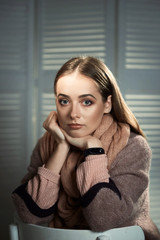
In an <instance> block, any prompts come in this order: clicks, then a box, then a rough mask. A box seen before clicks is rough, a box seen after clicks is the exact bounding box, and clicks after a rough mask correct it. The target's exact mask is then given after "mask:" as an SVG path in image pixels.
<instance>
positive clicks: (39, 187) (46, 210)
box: [12, 57, 160, 240]
mask: <svg viewBox="0 0 160 240" xmlns="http://www.w3.org/2000/svg"><path fill="white" fill-rule="evenodd" d="M54 91H55V97H56V107H57V112H55V111H52V112H51V113H50V114H49V116H48V118H47V119H46V120H45V122H44V124H43V127H44V128H45V129H46V133H45V134H44V136H43V137H42V138H41V139H40V140H39V141H38V143H37V145H36V147H35V148H34V150H33V153H32V157H31V162H30V166H29V168H28V174H27V175H26V176H25V177H24V179H23V180H22V185H21V186H19V187H18V188H17V189H16V190H15V191H14V192H13V195H12V196H13V199H14V202H15V206H16V208H17V211H18V214H19V216H20V217H21V219H22V220H23V221H24V222H27V223H34V224H42V223H47V224H48V226H50V227H55V228H71V229H91V230H93V231H105V230H108V229H112V228H116V227H125V226H131V225H139V226H141V227H142V229H143V231H144V233H145V236H146V239H147V240H158V239H160V235H159V233H158V230H157V228H156V226H155V225H154V223H153V222H152V220H151V218H150V216H149V170H150V163H151V150H150V148H149V146H148V143H147V141H146V139H145V137H144V134H143V132H142V130H141V128H140V126H139V124H138V122H137V121H136V118H135V117H134V115H133V113H132V112H131V111H130V110H129V108H128V107H127V105H126V103H125V101H124V100H123V98H122V95H121V93H120V90H119V88H118V86H117V83H116V80H115V79H114V77H113V75H112V73H111V72H110V71H109V69H108V68H107V67H106V65H105V64H104V63H103V62H101V61H100V60H98V59H95V58H93V57H77V58H73V59H71V60H69V61H68V62H66V63H65V64H64V65H63V66H62V67H61V69H60V70H59V71H58V73H57V75H56V78H55V82H54Z"/></svg>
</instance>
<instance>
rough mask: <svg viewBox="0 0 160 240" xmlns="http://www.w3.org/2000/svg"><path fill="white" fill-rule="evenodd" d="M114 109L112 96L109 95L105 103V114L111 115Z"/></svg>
mask: <svg viewBox="0 0 160 240" xmlns="http://www.w3.org/2000/svg"><path fill="white" fill-rule="evenodd" d="M111 109H112V95H109V96H108V98H107V101H106V102H105V107H104V113H110V111H111Z"/></svg>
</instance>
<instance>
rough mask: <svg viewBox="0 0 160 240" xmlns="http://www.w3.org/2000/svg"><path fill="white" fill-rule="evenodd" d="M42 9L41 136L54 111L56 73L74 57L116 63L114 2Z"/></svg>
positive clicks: (44, 4) (93, 0)
mask: <svg viewBox="0 0 160 240" xmlns="http://www.w3.org/2000/svg"><path fill="white" fill-rule="evenodd" d="M40 2H41V4H40V6H39V12H38V13H39V28H38V29H39V35H38V36H39V37H38V39H39V72H38V76H39V78H38V91H39V92H38V95H39V101H38V104H39V116H38V120H39V122H38V134H39V136H40V135H41V134H42V132H41V130H42V122H43V121H44V119H45V118H46V116H47V115H48V114H49V112H50V111H51V110H55V105H54V99H53V82H54V77H55V74H56V72H57V70H58V69H59V68H60V66H62V64H63V63H64V62H65V61H66V60H68V59H70V58H71V57H74V56H78V55H91V56H95V57H99V58H101V59H102V60H104V61H106V60H108V61H107V63H108V64H109V66H110V67H111V68H112V67H113V61H114V51H111V49H114V37H113V36H114V33H115V32H114V26H115V25H114V23H115V22H114V21H115V20H114V19H115V18H114V14H115V12H114V10H115V9H114V8H115V5H114V1H104V0H100V1H98V2H97V1H96V0H87V1H74V0H69V1H65V0H61V1H59V0H56V1H52V0H46V1H40Z"/></svg>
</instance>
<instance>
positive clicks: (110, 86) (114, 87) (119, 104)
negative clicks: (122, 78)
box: [54, 56, 145, 137]
mask: <svg viewBox="0 0 160 240" xmlns="http://www.w3.org/2000/svg"><path fill="white" fill-rule="evenodd" d="M75 70H78V71H79V73H81V74H83V75H85V76H88V77H90V78H91V79H93V80H94V81H95V82H96V84H97V86H98V88H99V92H100V94H101V96H102V99H103V101H104V102H105V101H106V100H107V98H108V96H109V95H111V96H112V110H111V114H112V116H113V118H114V119H115V121H117V122H122V123H127V124H129V125H130V127H131V130H132V131H134V132H135V133H138V134H140V135H142V136H144V137H145V135H144V133H143V131H142V129H141V128H140V125H139V123H138V121H137V119H136V117H135V116H134V114H133V113H132V111H131V110H130V109H129V107H128V106H127V104H126V102H125V100H124V98H123V96H122V94H121V91H120V89H119V86H118V84H117V82H116V79H115V77H114V76H113V74H112V72H111V71H110V70H109V68H108V67H107V66H106V65H105V64H104V63H103V62H102V61H101V60H99V59H97V58H94V57H90V56H87V57H75V58H72V59H70V60H69V61H67V62H66V63H65V64H64V65H63V66H62V67H61V68H60V70H59V71H58V72H57V74H56V77H55V81H54V92H55V94H56V85H57V81H58V79H59V78H60V77H61V76H62V75H67V74H70V73H72V72H74V71H75Z"/></svg>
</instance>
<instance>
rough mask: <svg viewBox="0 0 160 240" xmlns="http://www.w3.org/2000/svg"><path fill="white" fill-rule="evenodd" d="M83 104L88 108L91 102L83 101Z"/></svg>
mask: <svg viewBox="0 0 160 240" xmlns="http://www.w3.org/2000/svg"><path fill="white" fill-rule="evenodd" d="M83 104H84V105H85V106H90V105H92V101H91V100H85V101H83Z"/></svg>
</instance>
